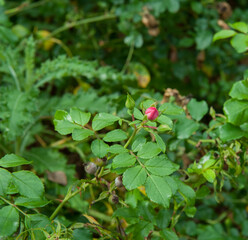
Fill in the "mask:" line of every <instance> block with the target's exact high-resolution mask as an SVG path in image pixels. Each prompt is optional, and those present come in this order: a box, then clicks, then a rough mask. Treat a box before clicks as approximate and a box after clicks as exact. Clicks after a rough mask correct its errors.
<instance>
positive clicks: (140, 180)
mask: <svg viewBox="0 0 248 240" xmlns="http://www.w3.org/2000/svg"><path fill="white" fill-rule="evenodd" d="M146 177H147V176H146V171H145V169H144V168H142V167H141V166H136V167H132V168H129V169H127V170H126V171H125V172H124V174H123V184H124V186H125V187H126V189H127V190H132V189H135V188H137V187H139V186H141V185H142V184H144V183H145V181H146Z"/></svg>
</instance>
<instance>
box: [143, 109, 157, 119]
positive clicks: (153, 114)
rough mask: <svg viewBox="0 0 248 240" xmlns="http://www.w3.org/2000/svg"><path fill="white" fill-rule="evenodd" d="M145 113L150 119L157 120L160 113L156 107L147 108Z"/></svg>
mask: <svg viewBox="0 0 248 240" xmlns="http://www.w3.org/2000/svg"><path fill="white" fill-rule="evenodd" d="M145 114H146V116H147V118H148V119H149V120H155V119H156V118H157V117H158V115H159V113H158V110H157V108H155V107H149V108H147V109H146V112H145Z"/></svg>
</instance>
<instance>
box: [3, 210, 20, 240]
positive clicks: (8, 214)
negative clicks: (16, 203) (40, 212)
mask: <svg viewBox="0 0 248 240" xmlns="http://www.w3.org/2000/svg"><path fill="white" fill-rule="evenodd" d="M18 226H19V213H18V211H17V210H16V209H15V208H14V207H12V206H6V207H3V208H2V209H0V229H1V231H0V237H8V236H11V235H12V234H13V233H14V232H15V231H16V230H17V228H18Z"/></svg>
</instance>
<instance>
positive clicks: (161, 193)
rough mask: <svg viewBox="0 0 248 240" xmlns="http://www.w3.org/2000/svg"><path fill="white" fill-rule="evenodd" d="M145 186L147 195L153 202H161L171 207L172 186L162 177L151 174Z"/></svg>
mask: <svg viewBox="0 0 248 240" xmlns="http://www.w3.org/2000/svg"><path fill="white" fill-rule="evenodd" d="M145 188H146V194H147V196H148V197H149V198H150V199H151V200H152V201H153V202H155V203H158V204H161V205H163V206H164V207H166V208H167V207H169V205H170V198H171V195H172V192H171V189H170V186H169V185H168V183H167V182H166V181H165V180H164V179H163V178H162V177H159V176H155V175H149V176H148V177H147V180H146V183H145Z"/></svg>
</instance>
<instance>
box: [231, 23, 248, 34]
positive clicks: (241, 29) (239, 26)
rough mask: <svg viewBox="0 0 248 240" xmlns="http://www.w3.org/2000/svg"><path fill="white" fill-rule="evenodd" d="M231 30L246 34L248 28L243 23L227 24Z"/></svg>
mask: <svg viewBox="0 0 248 240" xmlns="http://www.w3.org/2000/svg"><path fill="white" fill-rule="evenodd" d="M229 25H230V26H231V27H232V28H233V29H235V30H237V31H239V32H242V33H247V32H248V26H247V24H246V23H245V22H235V23H232V24H229Z"/></svg>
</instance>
